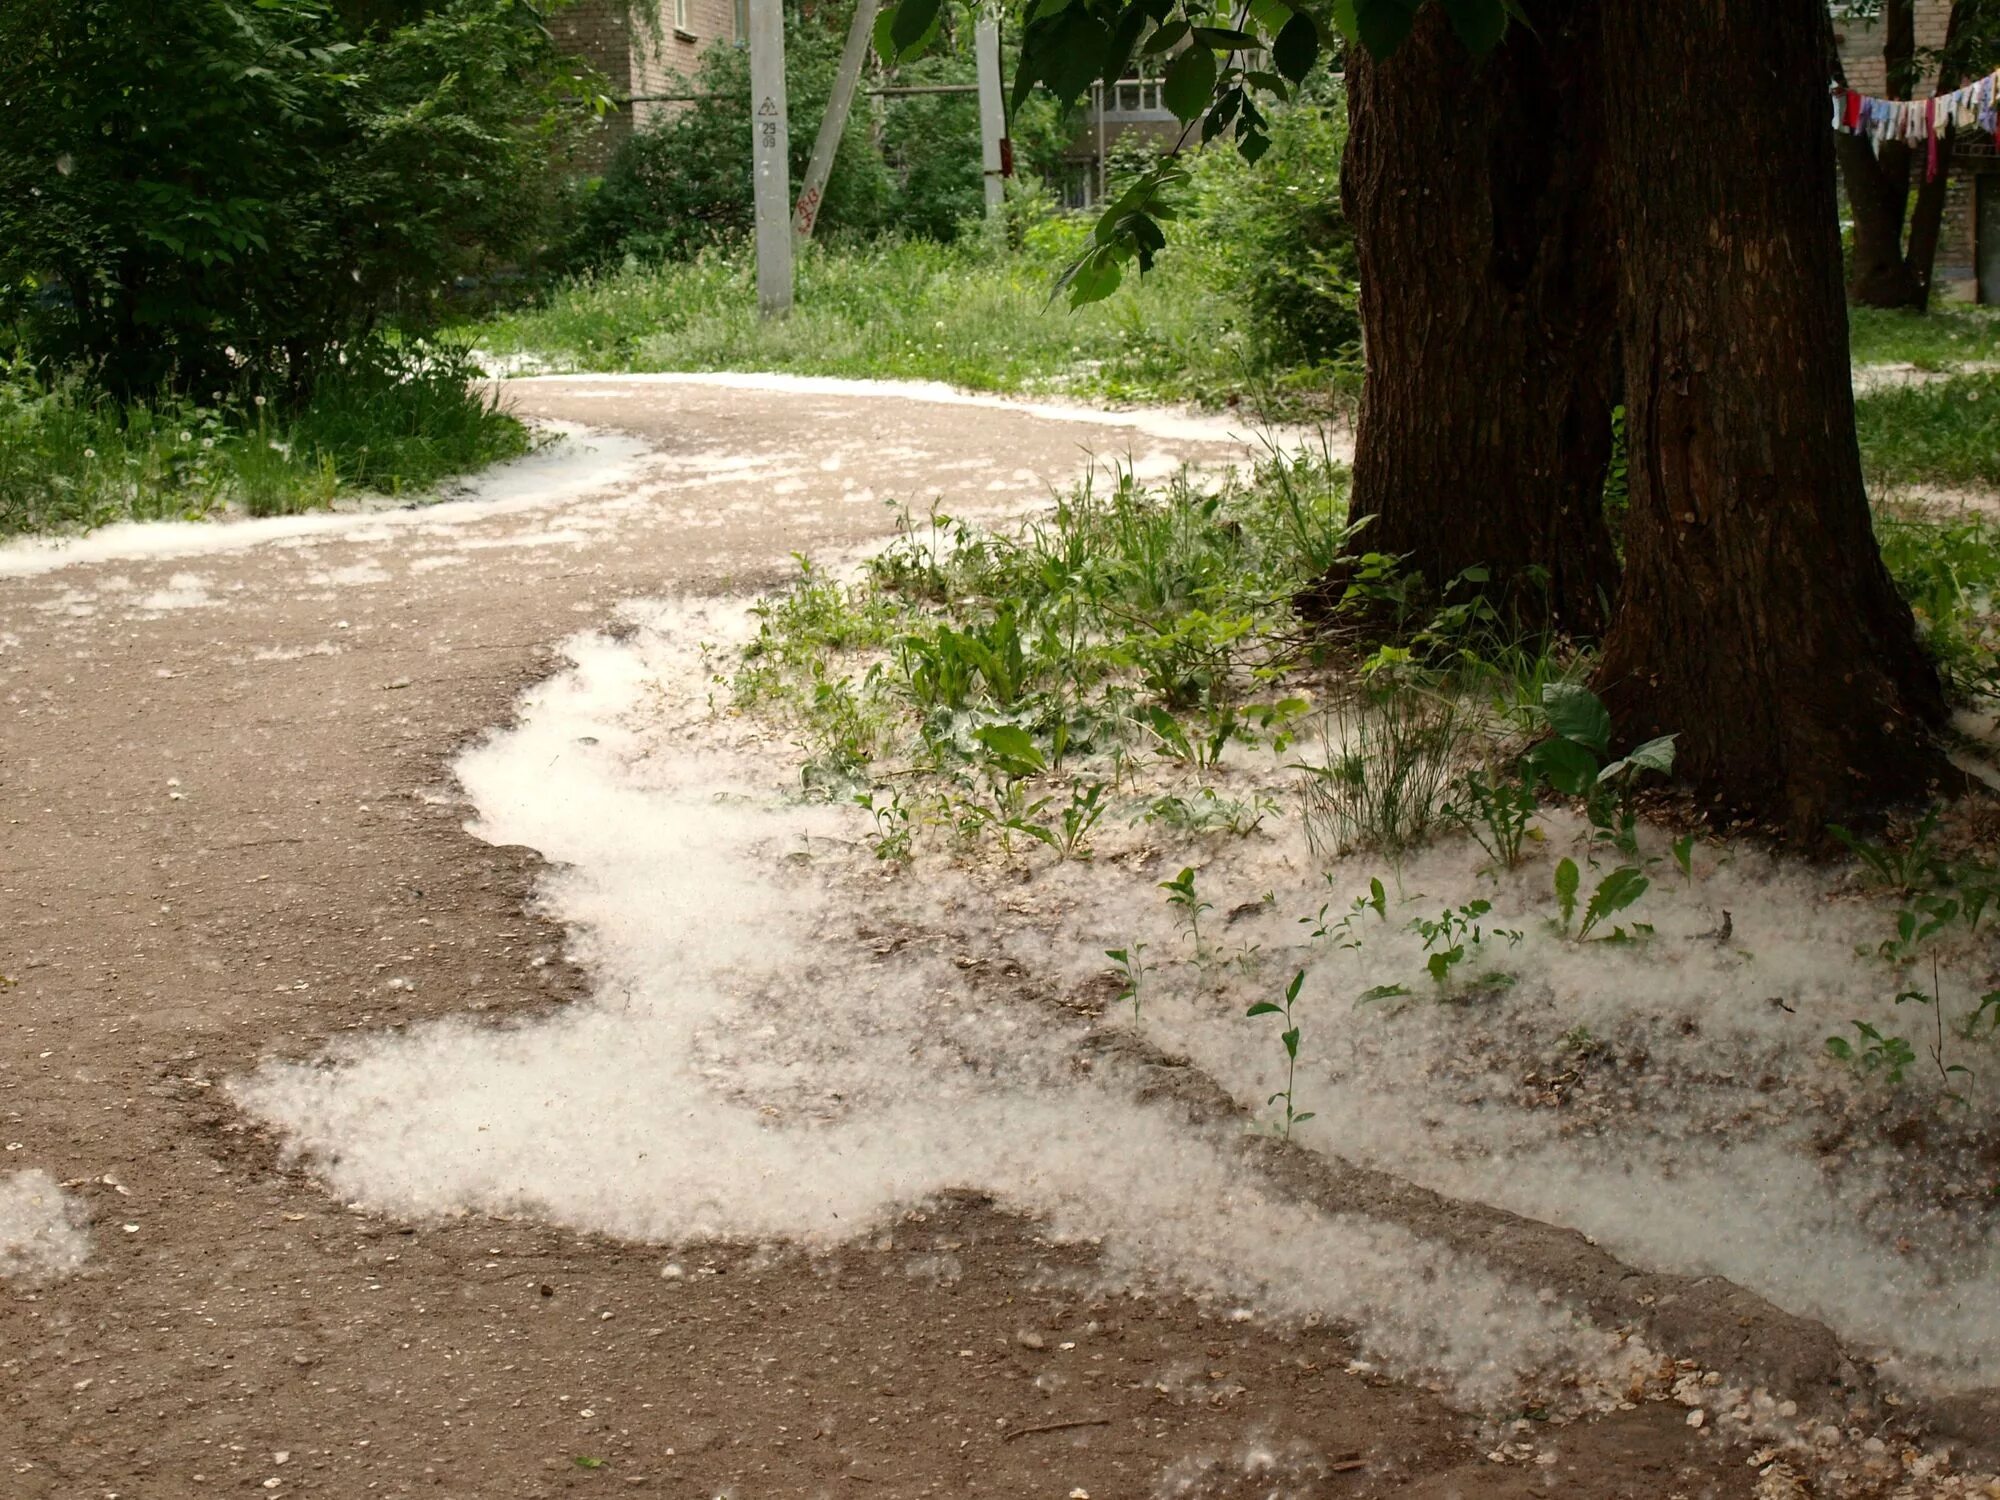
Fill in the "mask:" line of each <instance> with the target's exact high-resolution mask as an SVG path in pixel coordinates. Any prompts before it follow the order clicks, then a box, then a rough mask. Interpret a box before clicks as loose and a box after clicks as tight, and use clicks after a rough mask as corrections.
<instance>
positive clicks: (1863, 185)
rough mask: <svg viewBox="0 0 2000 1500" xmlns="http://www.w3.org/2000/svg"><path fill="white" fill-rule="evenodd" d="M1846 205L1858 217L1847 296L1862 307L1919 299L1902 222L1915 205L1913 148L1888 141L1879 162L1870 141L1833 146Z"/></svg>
mask: <svg viewBox="0 0 2000 1500" xmlns="http://www.w3.org/2000/svg"><path fill="white" fill-rule="evenodd" d="M1834 149H1835V151H1836V152H1837V153H1838V156H1839V160H1840V176H1841V180H1842V181H1843V182H1844V183H1845V184H1846V186H1847V205H1848V209H1849V211H1850V212H1851V213H1852V214H1853V216H1854V260H1853V264H1852V266H1851V267H1850V270H1849V275H1848V282H1847V295H1848V297H1849V298H1850V299H1852V300H1853V302H1854V303H1855V304H1856V305H1857V306H1860V307H1909V306H1910V305H1912V304H1913V303H1914V302H1916V301H1917V300H1918V298H1919V296H1920V288H1919V287H1918V286H1917V281H1916V277H1915V276H1913V275H1912V274H1911V271H1910V267H1909V263H1908V262H1907V261H1906V260H1905V259H1904V258H1903V221H1904V215H1905V213H1906V212H1907V211H1908V207H1909V202H1910V148H1909V147H1908V146H1905V145H1903V144H1902V143H1901V142H1900V141H1884V142H1883V143H1882V154H1881V155H1880V156H1879V157H1878V156H1877V155H1876V154H1875V152H1874V150H1873V149H1872V148H1871V147H1870V146H1869V144H1868V141H1867V138H1866V137H1864V136H1858V135H1845V134H1843V135H1840V136H1838V137H1837V138H1836V139H1835V141H1834Z"/></svg>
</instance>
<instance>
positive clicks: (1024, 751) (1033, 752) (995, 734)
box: [972, 724, 1048, 776]
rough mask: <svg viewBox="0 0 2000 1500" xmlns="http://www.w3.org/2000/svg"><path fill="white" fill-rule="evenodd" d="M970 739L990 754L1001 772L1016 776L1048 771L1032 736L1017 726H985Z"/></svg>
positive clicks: (1046, 764)
mask: <svg viewBox="0 0 2000 1500" xmlns="http://www.w3.org/2000/svg"><path fill="white" fill-rule="evenodd" d="M972 737H973V738H974V739H975V740H977V741H979V743H980V744H982V745H984V746H985V747H986V748H987V750H988V751H989V752H991V754H992V756H993V759H994V760H995V761H997V762H999V764H1000V766H1001V769H1002V770H1006V771H1011V772H1013V773H1014V774H1015V775H1017V776H1018V775H1027V774H1029V773H1031V772H1035V771H1043V770H1047V769H1048V762H1047V761H1045V760H1043V759H1042V752H1041V751H1040V750H1038V749H1037V748H1036V747H1035V738H1034V736H1033V735H1031V734H1029V733H1028V731H1027V730H1025V729H1023V728H1021V726H1020V725H1018V724H987V725H984V726H982V727H981V728H979V729H976V730H974V731H973V733H972Z"/></svg>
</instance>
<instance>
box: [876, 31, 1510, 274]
mask: <svg viewBox="0 0 2000 1500" xmlns="http://www.w3.org/2000/svg"><path fill="white" fill-rule="evenodd" d="M1433 3H1434V4H1436V5H1437V7H1438V8H1439V9H1440V10H1441V11H1443V12H1444V14H1445V17H1446V19H1447V20H1448V21H1449V22H1450V24H1451V27H1452V29H1453V31H1454V32H1456V33H1457V35H1458V37H1459V39H1460V40H1461V41H1462V42H1463V43H1464V44H1465V45H1466V47H1468V48H1469V49H1471V50H1472V51H1474V52H1486V51H1488V50H1490V49H1491V48H1492V47H1493V46H1494V45H1496V44H1497V43H1498V42H1499V40H1500V38H1501V37H1502V36H1503V35H1504V34H1505V32H1506V29H1507V25H1508V22H1509V20H1510V18H1511V17H1512V16H1514V15H1515V14H1516V12H1517V0H1314V3H1305V0H1235V3H1233V4H1226V5H1215V4H1207V3H1203V0H1027V3H1026V7H1025V15H1024V30H1023V31H1022V34H1021V59H1020V64H1019V67H1018V69H1017V70H1016V72H1015V75H1014V88H1013V96H1014V104H1015V107H1016V108H1018V107H1019V106H1020V104H1021V103H1022V102H1023V101H1024V100H1026V99H1027V97H1028V96H1029V94H1030V93H1031V92H1032V91H1033V90H1034V89H1035V88H1036V87H1037V86H1038V85H1039V86H1040V87H1043V88H1046V89H1047V90H1048V91H1049V92H1050V93H1052V94H1054V95H1055V96H1056V98H1057V99H1058V100H1059V101H1060V102H1061V103H1062V104H1064V105H1065V106H1067V105H1071V104H1074V103H1075V102H1076V101H1077V100H1079V99H1081V98H1082V97H1083V95H1084V94H1085V93H1087V92H1088V91H1089V89H1090V88H1091V86H1092V85H1093V84H1095V83H1098V82H1100V81H1102V82H1103V83H1104V84H1105V85H1106V86H1111V85H1115V84H1116V83H1117V81H1118V80H1119V79H1120V78H1122V77H1124V76H1125V74H1126V71H1127V70H1128V69H1129V68H1130V67H1131V66H1132V65H1133V63H1134V61H1135V60H1138V59H1142V58H1158V59H1162V60H1163V63H1162V66H1163V67H1164V69H1165V72H1164V77H1163V79H1162V83H1161V97H1162V100H1163V102H1164V103H1165V105H1166V107H1167V108H1168V109H1169V110H1171V111H1172V112H1173V114H1174V116H1175V117H1176V118H1177V119H1179V120H1180V121H1181V123H1182V127H1183V128H1182V131H1181V135H1180V138H1179V139H1178V140H1177V141H1176V142H1175V144H1174V147H1173V149H1172V150H1170V151H1168V152H1167V153H1165V154H1164V155H1163V157H1162V158H1161V160H1160V161H1159V162H1158V163H1157V164H1155V165H1154V166H1153V167H1152V168H1151V169H1150V170H1149V171H1147V172H1145V173H1142V174H1141V175H1140V176H1139V177H1138V178H1137V179H1136V180H1134V181H1133V182H1132V183H1131V184H1130V185H1129V186H1128V187H1127V188H1126V189H1125V191H1124V192H1122V193H1121V194H1120V195H1119V196H1118V197H1117V198H1116V199H1115V200H1114V201H1113V202H1112V203H1111V204H1110V205H1108V206H1107V207H1106V209H1105V210H1104V212H1103V214H1102V215H1101V216H1100V218H1099V219H1098V222H1097V227H1096V229H1095V231H1094V232H1093V233H1092V236H1091V242H1090V246H1089V248H1088V249H1087V250H1086V251H1085V253H1084V255H1083V257H1082V258H1081V259H1080V260H1079V261H1077V263H1076V264H1075V265H1073V266H1071V267H1070V268H1069V270H1068V271H1067V272H1066V273H1065V274H1064V276H1063V278H1062V282H1061V284H1060V285H1061V287H1062V288H1066V289H1067V291H1068V293H1069V300H1070V305H1071V306H1072V307H1079V306H1082V305H1083V304H1085V303H1087V302H1095V301H1098V300H1099V299H1101V298H1104V297H1108V296H1110V295H1111V293H1112V292H1113V291H1114V290H1116V288H1117V286H1118V282H1119V280H1120V278H1121V277H1122V275H1123V274H1124V267H1125V265H1126V264H1127V263H1128V262H1136V263H1137V264H1138V267H1139V269H1140V271H1141V272H1144V271H1146V270H1148V269H1150V268H1151V266H1152V264H1153V257H1154V256H1155V255H1156V254H1157V253H1158V252H1159V250H1160V249H1161V248H1162V247H1163V246H1164V245H1165V243H1166V234H1165V231H1164V230H1163V229H1162V228H1161V227H1160V226H1161V224H1162V223H1163V222H1165V221H1168V220H1171V219H1172V218H1173V217H1174V213H1173V208H1172V205H1171V202H1170V197H1171V194H1172V190H1173V189H1174V188H1176V187H1178V186H1179V185H1180V184H1181V183H1182V182H1184V181H1185V180H1186V175H1187V174H1186V172H1185V170H1184V169H1183V168H1182V167H1180V165H1179V164H1178V163H1177V161H1176V160H1175V157H1176V156H1177V155H1178V153H1179V152H1180V151H1181V150H1182V149H1183V148H1184V147H1186V146H1187V144H1188V143H1189V142H1190V140H1197V141H1199V142H1200V144H1202V145H1207V144H1209V143H1210V142H1212V141H1214V140H1216V139H1218V138H1219V137H1228V138H1230V139H1233V140H1234V142H1235V145H1236V149H1237V150H1238V151H1239V152H1240V153H1242V155H1243V157H1244V159H1245V160H1247V161H1252V162H1254V161H1256V160H1257V159H1258V158H1259V157H1260V156H1262V155H1263V154H1264V152H1265V151H1266V150H1267V149H1268V148H1269V146H1270V143H1271V138H1270V122H1269V119H1268V117H1267V116H1266V114H1265V113H1264V108H1263V106H1264V105H1265V104H1267V103H1269V102H1271V101H1278V102H1283V101H1285V100H1288V99H1290V98H1291V97H1292V95H1293V93H1294V91H1295V90H1296V89H1297V88H1298V86H1299V85H1300V84H1301V83H1303V82H1304V81H1305V79H1306V78H1307V76H1308V75H1309V74H1311V73H1312V71H1313V70H1314V69H1315V68H1316V67H1320V66H1322V65H1323V64H1325V63H1326V62H1327V61H1328V60H1329V59H1331V58H1333V57H1334V56H1336V55H1338V54H1339V53H1340V52H1341V51H1342V50H1343V49H1344V48H1345V47H1346V46H1347V45H1349V44H1358V45H1360V46H1362V47H1365V48H1367V49H1368V51H1369V52H1370V53H1371V54H1373V55H1374V56H1376V57H1386V56H1387V55H1389V54H1390V53H1391V52H1393V51H1395V49H1396V48H1397V47H1399V46H1401V45H1402V43H1403V42H1404V40H1405V39H1406V38H1407V37H1408V36H1409V34H1410V32H1411V30H1412V29H1413V28H1414V27H1415V25H1416V23H1417V18H1418V16H1419V14H1420V13H1421V12H1422V11H1423V9H1424V7H1425V6H1426V5H1428V4H1433ZM944 4H945V0H897V3H896V4H895V5H894V6H893V7H891V8H889V9H887V10H886V11H885V12H884V14H883V16H882V19H881V21H880V22H879V23H878V25H877V27H876V33H875V38H876V47H877V50H878V51H879V52H880V53H881V55H882V57H883V59H884V61H886V62H891V63H894V62H898V61H901V60H904V59H907V58H909V57H913V56H915V55H917V54H919V53H920V52H922V51H923V49H924V48H925V47H926V46H928V45H929V43H930V39H931V38H932V37H934V36H935V35H936V34H937V33H938V31H939V29H940V22H941V19H942V12H943V8H944Z"/></svg>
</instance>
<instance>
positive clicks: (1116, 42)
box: [1098, 0, 1152, 88]
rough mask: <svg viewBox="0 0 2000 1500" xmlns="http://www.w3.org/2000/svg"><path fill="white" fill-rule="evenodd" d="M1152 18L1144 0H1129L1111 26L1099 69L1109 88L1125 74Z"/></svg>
mask: <svg viewBox="0 0 2000 1500" xmlns="http://www.w3.org/2000/svg"><path fill="white" fill-rule="evenodd" d="M1151 20H1152V17H1151V16H1149V15H1148V14H1146V7H1145V5H1144V4H1143V3H1142V0H1128V3H1127V5H1126V6H1125V10H1124V12H1123V13H1122V14H1121V15H1120V16H1119V17H1118V21H1117V24H1116V25H1114V26H1113V27H1112V28H1111V40H1110V45H1109V46H1107V47H1106V48H1105V49H1104V63H1103V66H1102V67H1100V68H1099V69H1098V76H1099V77H1100V78H1102V79H1103V80H1104V83H1105V86H1106V87H1107V88H1108V87H1110V86H1111V85H1113V84H1115V83H1117V82H1118V80H1119V79H1121V78H1123V77H1124V76H1125V71H1126V68H1127V67H1128V66H1129V65H1130V64H1131V61H1132V54H1133V53H1134V52H1135V51H1137V50H1138V47H1139V38H1140V37H1142V36H1144V35H1145V33H1146V26H1147V23H1148V22H1150V21H1151Z"/></svg>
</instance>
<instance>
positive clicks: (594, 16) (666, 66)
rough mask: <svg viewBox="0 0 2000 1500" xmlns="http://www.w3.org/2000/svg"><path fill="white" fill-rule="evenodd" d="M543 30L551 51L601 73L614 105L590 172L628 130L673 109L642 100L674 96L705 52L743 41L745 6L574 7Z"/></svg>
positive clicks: (670, 0)
mask: <svg viewBox="0 0 2000 1500" xmlns="http://www.w3.org/2000/svg"><path fill="white" fill-rule="evenodd" d="M549 24H550V30H551V31H552V32H553V33H554V34H555V38H556V41H557V43H558V44H559V45H561V46H562V47H563V48H564V49H565V50H567V51H570V52H574V53H576V54H577V55H578V56H580V57H582V58H584V59H586V60H587V61H588V62H589V63H590V64H591V66H592V67H594V68H596V69H597V70H598V72H600V73H602V74H603V75H604V77H605V80H606V83H607V88H606V90H605V92H606V93H608V94H610V95H611V97H612V98H613V99H616V100H618V101H620V102H619V104H618V107H617V108H616V109H614V110H612V111H610V112H609V113H607V114H606V116H605V119H604V126H603V130H602V133H601V134H600V135H599V136H598V137H597V139H596V140H595V142H594V143H593V148H592V150H591V152H590V158H591V164H592V165H597V164H601V163H602V162H603V160H604V159H605V158H606V157H608V156H609V155H610V154H611V152H612V150H613V149H614V148H615V147H616V146H617V144H618V142H619V141H620V140H622V139H624V138H625V137H626V136H627V135H629V134H631V132H632V128H633V126H634V125H645V124H647V123H648V122H649V121H651V120H653V119H655V118H657V117H658V116H659V115H660V114H662V113H664V112H667V111H669V110H671V109H672V108H673V107H674V106H672V105H671V104H665V103H660V102H657V101H648V100H647V98H646V96H647V95H653V94H666V93H673V92H676V89H675V82H676V79H677V78H682V79H685V78H692V77H693V76H694V70H695V68H696V67H697V66H698V65H699V64H700V62H701V54H702V53H703V52H704V51H706V50H707V49H708V48H709V47H710V46H712V45H713V44H714V43H716V42H729V43H734V44H738V45H740V44H742V43H743V42H744V41H745V40H746V39H747V38H748V36H749V34H750V22H749V14H748V10H747V0H579V3H578V4H576V5H572V6H570V7H569V8H568V9H566V10H561V11H558V12H556V14H555V15H554V16H553V17H551V18H550V23H549ZM635 98H636V100H637V101H638V102H636V103H635V102H629V101H633V100H634V99H635Z"/></svg>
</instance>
